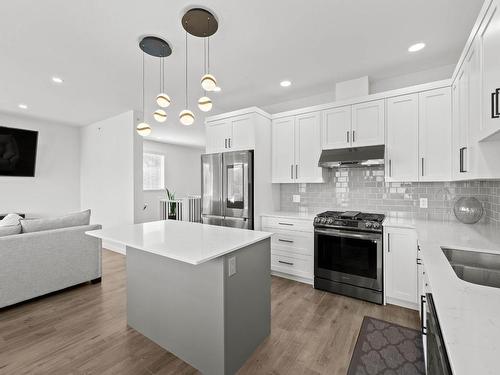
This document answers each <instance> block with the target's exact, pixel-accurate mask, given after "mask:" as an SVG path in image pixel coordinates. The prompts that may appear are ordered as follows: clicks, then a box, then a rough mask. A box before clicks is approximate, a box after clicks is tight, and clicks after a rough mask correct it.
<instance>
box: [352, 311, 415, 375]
mask: <svg viewBox="0 0 500 375" xmlns="http://www.w3.org/2000/svg"><path fill="white" fill-rule="evenodd" d="M420 374H425V364H424V352H423V349H422V337H421V336H420V331H416V330H414V329H410V328H406V327H402V326H399V325H397V324H392V323H389V322H386V321H383V320H378V319H375V318H370V317H368V316H365V318H364V319H363V324H362V325H361V330H360V331H359V336H358V340H357V342H356V346H355V348H354V353H353V354H352V358H351V363H350V365H349V371H348V372H347V375H420Z"/></svg>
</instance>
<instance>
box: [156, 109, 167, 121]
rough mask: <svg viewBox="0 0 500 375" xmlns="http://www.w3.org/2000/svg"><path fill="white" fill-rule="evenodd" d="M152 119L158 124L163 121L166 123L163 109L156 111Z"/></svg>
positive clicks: (165, 113) (165, 114)
mask: <svg viewBox="0 0 500 375" xmlns="http://www.w3.org/2000/svg"><path fill="white" fill-rule="evenodd" d="M153 117H154V118H155V120H156V121H158V122H165V121H167V112H165V111H164V110H163V109H157V110H156V111H155V112H154V113H153Z"/></svg>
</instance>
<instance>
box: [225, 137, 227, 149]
mask: <svg viewBox="0 0 500 375" xmlns="http://www.w3.org/2000/svg"><path fill="white" fill-rule="evenodd" d="M224 148H227V138H224Z"/></svg>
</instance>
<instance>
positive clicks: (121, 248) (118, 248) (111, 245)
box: [102, 240, 127, 255]
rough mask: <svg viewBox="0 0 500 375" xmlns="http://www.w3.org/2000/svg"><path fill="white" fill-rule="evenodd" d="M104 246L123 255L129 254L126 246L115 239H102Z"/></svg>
mask: <svg viewBox="0 0 500 375" xmlns="http://www.w3.org/2000/svg"><path fill="white" fill-rule="evenodd" d="M102 247H103V248H104V249H108V250H111V251H114V252H115V253H119V254H122V255H127V251H126V247H125V246H124V245H122V244H119V243H116V242H113V241H105V240H103V241H102Z"/></svg>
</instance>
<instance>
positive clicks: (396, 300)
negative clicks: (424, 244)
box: [384, 227, 419, 309]
mask: <svg viewBox="0 0 500 375" xmlns="http://www.w3.org/2000/svg"><path fill="white" fill-rule="evenodd" d="M417 252H418V249H417V234H416V231H415V230H414V229H407V228H392V227H385V228H384V258H385V262H384V275H385V296H386V302H387V303H391V304H395V305H400V306H405V307H409V308H413V309H418V306H419V300H418V298H419V297H418V275H417V266H418V265H417V257H418V253H417Z"/></svg>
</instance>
